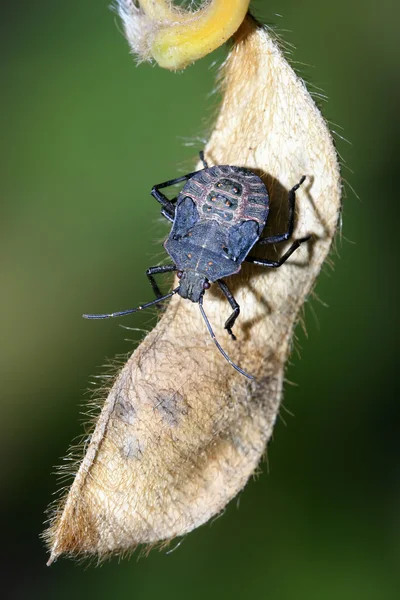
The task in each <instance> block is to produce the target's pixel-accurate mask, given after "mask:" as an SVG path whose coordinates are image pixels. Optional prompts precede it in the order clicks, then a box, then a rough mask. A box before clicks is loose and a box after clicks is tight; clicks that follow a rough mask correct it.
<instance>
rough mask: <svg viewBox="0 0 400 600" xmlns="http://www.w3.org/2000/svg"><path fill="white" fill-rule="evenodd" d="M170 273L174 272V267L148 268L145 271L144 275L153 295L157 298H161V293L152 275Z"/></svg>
mask: <svg viewBox="0 0 400 600" xmlns="http://www.w3.org/2000/svg"><path fill="white" fill-rule="evenodd" d="M171 271H176V265H162V266H158V267H150V268H149V269H147V271H146V275H147V277H148V278H149V281H150V284H151V287H152V288H153V292H154V293H155V295H156V297H157V298H161V297H162V293H161V290H160V288H159V287H158V285H157V282H156V280H155V279H154V277H153V275H158V274H159V273H169V272H171Z"/></svg>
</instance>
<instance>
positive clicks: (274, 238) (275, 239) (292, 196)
mask: <svg viewBox="0 0 400 600" xmlns="http://www.w3.org/2000/svg"><path fill="white" fill-rule="evenodd" d="M305 179H306V177H305V175H303V177H302V178H301V179H300V181H299V183H297V184H296V185H294V186H293V187H292V189H291V190H290V192H289V195H288V205H289V216H288V226H287V231H285V233H278V234H277V235H271V236H269V237H266V238H262V239H260V240H259V241H258V244H279V243H280V242H284V241H286V240H289V239H290V238H291V237H292V235H293V228H294V213H295V205H296V191H297V190H298V189H299V187H300V186H301V184H302V183H304V181H305Z"/></svg>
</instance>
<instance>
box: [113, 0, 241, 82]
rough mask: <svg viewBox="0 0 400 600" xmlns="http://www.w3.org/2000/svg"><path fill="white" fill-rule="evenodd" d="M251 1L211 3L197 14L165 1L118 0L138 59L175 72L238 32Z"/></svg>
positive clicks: (218, 0) (231, 0) (127, 32)
mask: <svg viewBox="0 0 400 600" xmlns="http://www.w3.org/2000/svg"><path fill="white" fill-rule="evenodd" d="M249 1H250V0H229V2H227V1H226V0H212V1H211V2H209V3H206V5H205V6H204V7H203V8H201V9H200V10H197V11H195V12H190V11H184V10H182V9H178V8H177V7H174V6H173V5H172V4H171V3H170V2H166V1H165V0H158V1H157V2H154V0H137V1H136V2H134V1H133V0H118V2H117V6H118V12H119V14H120V16H121V18H122V21H123V23H124V28H125V33H126V37H127V39H128V42H129V44H130V46H131V48H132V50H133V52H134V54H136V55H137V57H138V59H139V60H149V59H151V58H154V59H155V60H156V61H157V62H158V64H159V65H160V66H161V67H164V68H166V69H171V70H176V69H183V68H184V67H186V66H187V65H188V64H190V63H192V62H194V61H195V60H198V59H199V58H202V57H203V56H206V54H209V53H210V52H212V51H213V50H215V49H216V48H218V47H219V46H221V45H222V44H223V43H224V42H226V41H227V40H228V39H229V38H230V37H231V36H232V35H233V34H234V33H235V31H237V29H238V28H239V26H240V25H241V23H242V22H243V19H244V17H245V15H246V12H247V9H248V6H249Z"/></svg>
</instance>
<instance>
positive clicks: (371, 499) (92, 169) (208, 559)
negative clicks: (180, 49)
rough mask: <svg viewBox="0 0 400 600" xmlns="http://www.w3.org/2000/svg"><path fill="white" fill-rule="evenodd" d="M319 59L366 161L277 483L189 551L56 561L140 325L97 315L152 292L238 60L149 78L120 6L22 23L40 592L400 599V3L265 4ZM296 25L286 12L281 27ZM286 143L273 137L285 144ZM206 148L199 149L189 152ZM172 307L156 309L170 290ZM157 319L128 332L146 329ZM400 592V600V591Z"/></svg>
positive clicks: (7, 281)
mask: <svg viewBox="0 0 400 600" xmlns="http://www.w3.org/2000/svg"><path fill="white" fill-rule="evenodd" d="M254 8H255V12H256V14H258V15H259V16H262V17H263V18H264V19H265V20H266V21H268V22H270V23H275V24H277V26H278V27H279V28H280V29H281V30H288V31H285V32H284V33H283V35H284V37H285V39H286V40H287V41H288V42H290V43H292V44H294V45H295V46H297V50H296V51H295V52H294V54H293V60H295V61H298V62H300V63H305V64H308V65H314V66H313V67H303V66H300V68H301V71H302V73H303V74H304V76H305V77H306V79H307V80H308V81H310V82H312V83H313V84H315V85H318V86H320V87H322V88H323V90H324V92H325V93H326V94H327V96H328V97H329V98H330V100H329V102H328V103H327V104H324V106H323V112H324V115H325V117H326V118H327V119H329V120H330V121H331V122H333V123H338V124H339V125H341V126H342V127H343V130H340V129H338V127H337V126H336V125H335V126H333V128H334V129H335V130H336V131H339V132H340V133H341V134H343V135H344V136H345V137H346V138H348V139H349V140H351V141H352V144H353V145H349V144H346V143H345V142H343V141H341V140H340V139H338V141H337V146H338V149H339V151H340V153H341V155H342V157H343V159H344V160H345V161H346V163H347V165H348V166H349V167H350V168H351V169H352V170H353V171H354V174H353V173H352V172H351V170H348V169H347V168H344V170H343V175H344V177H345V178H346V179H347V180H348V182H349V184H350V185H351V186H352V187H353V188H354V189H355V190H356V192H357V194H358V195H359V197H360V199H357V197H356V196H355V195H354V193H353V192H352V191H351V189H350V187H346V193H347V198H345V200H344V216H343V235H344V239H343V241H342V243H341V244H339V254H340V258H337V259H335V269H334V272H330V271H329V270H326V272H325V273H322V275H321V277H320V280H319V283H318V286H317V290H316V291H317V293H318V294H319V296H320V297H321V298H322V300H323V301H324V302H326V303H327V304H328V305H329V308H325V307H323V306H322V305H320V304H318V303H317V302H315V301H312V302H311V303H310V304H311V305H312V308H313V310H314V312H315V313H316V316H317V321H318V323H319V325H317V324H316V321H315V319H314V318H313V315H312V311H311V310H310V308H309V309H307V311H306V322H307V329H308V339H305V337H304V335H303V333H302V332H301V331H298V335H299V338H300V345H301V346H302V350H301V360H300V359H299V357H298V356H297V355H294V356H293V357H292V364H291V366H290V368H289V370H288V373H287V376H288V378H289V379H290V380H291V381H294V382H295V383H296V384H297V387H293V386H289V385H288V386H287V387H286V391H285V402H284V404H285V407H286V408H287V409H288V410H289V411H290V412H291V413H293V415H290V414H286V412H285V411H283V413H282V415H283V416H284V419H285V421H286V426H285V424H284V423H283V421H282V420H280V421H279V422H278V424H277V427H276V429H275V434H274V439H273V441H272V442H271V444H270V446H269V472H267V467H266V465H264V473H263V475H262V476H261V477H260V478H258V480H257V481H252V482H250V483H249V485H248V486H247V488H246V489H245V491H244V492H243V493H242V494H241V496H240V510H238V509H237V502H236V501H234V502H232V503H231V505H230V506H229V507H228V509H227V511H226V514H225V515H224V516H223V518H220V519H218V520H217V521H216V522H214V523H213V525H212V526H211V525H210V524H207V525H205V526H203V527H201V528H200V529H198V530H196V531H194V532H193V533H191V534H190V535H189V536H187V538H186V539H185V541H184V542H183V544H182V545H181V546H180V547H179V548H178V549H177V550H176V551H175V552H173V553H172V554H170V555H166V554H165V553H163V552H161V553H159V552H156V551H155V552H153V553H151V554H150V556H149V557H148V558H146V559H142V560H139V561H136V560H135V557H133V558H132V559H131V560H130V561H122V562H121V563H118V561H117V560H112V561H110V562H108V563H106V564H104V565H102V567H101V568H97V569H95V568H92V567H90V568H89V569H87V570H85V569H84V568H83V567H82V566H80V565H76V564H75V563H73V562H71V561H68V560H62V559H61V560H59V561H58V562H57V563H56V564H55V565H54V566H52V567H51V568H50V569H49V568H46V566H45V562H46V552H45V549H44V547H43V544H42V543H41V541H40V540H39V537H38V536H39V533H40V531H41V530H42V528H43V525H42V522H43V520H44V515H43V513H44V510H45V508H46V506H47V504H48V503H49V501H50V500H51V498H52V494H53V493H54V491H55V490H56V487H57V486H56V479H55V477H54V476H52V475H51V472H52V471H53V466H54V465H55V464H59V463H60V457H62V456H63V455H64V453H65V452H66V450H67V448H68V446H69V444H70V442H71V440H73V438H74V437H76V436H77V435H79V434H80V433H81V432H82V424H81V416H80V411H81V410H82V407H81V405H82V404H83V405H84V403H85V402H86V401H87V400H88V396H87V394H86V393H85V390H86V389H87V387H88V381H89V380H90V378H91V377H90V376H91V374H100V373H101V372H102V368H101V365H102V364H103V363H104V362H105V358H106V357H109V358H112V357H113V356H114V355H116V354H122V353H127V352H129V351H131V350H132V348H133V347H134V341H125V338H127V337H129V338H130V339H131V340H137V339H139V338H140V335H141V334H140V332H126V331H124V330H123V329H121V328H120V327H119V326H118V323H116V322H114V321H110V322H108V321H104V322H103V321H102V322H100V321H99V322H85V321H83V320H82V319H81V314H82V313H83V312H90V311H108V310H118V309H120V308H125V307H129V306H135V305H137V304H138V303H139V302H140V301H143V300H146V299H147V298H150V296H151V294H150V291H149V286H148V284H147V281H146V278H145V275H144V271H145V269H146V267H147V266H149V265H153V264H157V261H158V260H159V258H160V257H161V256H163V254H162V252H161V250H162V249H161V246H160V245H159V241H160V239H162V238H163V236H165V234H166V231H167V228H166V226H165V225H163V224H162V223H161V221H160V219H159V210H158V208H157V206H156V203H155V201H153V200H152V198H151V197H150V196H149V190H150V189H151V187H152V185H153V184H154V183H157V182H160V181H164V180H166V179H169V178H171V177H174V176H175V174H177V173H183V172H185V171H187V170H190V169H191V167H192V166H193V162H194V159H195V154H196V152H197V151H198V149H199V148H201V147H202V145H203V141H202V140H203V139H204V138H205V137H206V135H207V126H208V125H207V124H208V123H209V122H210V119H211V116H212V114H213V111H214V109H215V106H216V98H215V96H212V95H211V94H210V93H211V91H212V89H213V82H214V77H215V73H216V66H215V65H213V63H214V61H217V62H218V63H220V62H221V61H222V60H223V57H224V56H225V50H223V49H220V50H219V51H217V52H216V53H215V54H214V55H212V56H209V57H207V58H205V59H203V60H202V61H200V62H199V63H197V64H196V65H194V66H192V67H190V68H189V69H187V70H186V71H185V72H183V73H180V74H172V73H169V72H166V71H163V70H161V69H159V68H155V67H153V68H152V67H151V66H149V65H141V66H140V67H136V66H135V65H134V63H133V61H132V59H131V57H130V56H129V52H128V47H127V44H126V43H125V41H124V39H123V37H122V35H121V33H120V31H119V26H118V24H117V20H116V18H115V16H114V15H113V13H111V12H110V11H109V10H108V7H107V0H104V2H99V1H98V0H85V2H78V1H77V0H71V1H69V2H54V1H50V0H37V1H36V2H28V1H27V0H20V1H19V2H16V3H7V4H5V5H4V6H3V8H2V19H1V24H0V28H1V36H0V48H1V55H0V57H1V58H0V60H1V83H2V86H1V87H2V93H1V100H0V102H1V105H2V108H1V111H0V119H1V124H0V131H1V145H2V155H1V163H0V169H1V178H0V181H1V184H0V185H1V190H2V191H1V202H2V211H1V214H2V217H1V222H0V231H1V237H0V246H1V253H0V261H1V293H0V315H1V316H0V320H1V364H0V368H1V383H2V386H1V387H2V410H3V411H4V412H3V416H2V418H1V422H0V428H1V430H0V440H1V444H2V450H1V460H2V464H1V469H2V479H3V486H2V489H3V492H2V503H3V507H2V516H3V517H4V521H5V523H4V525H3V527H2V532H3V536H2V537H3V549H4V551H3V552H2V554H3V558H2V561H1V565H2V570H3V568H4V575H3V577H2V589H3V591H4V590H8V591H7V597H9V598H13V599H14V598H18V599H20V598H21V599H31V598H32V599H36V598H40V599H43V600H44V599H50V598H60V599H64V598H65V599H70V598H83V597H96V598H97V599H98V600H105V599H108V598H110V597H112V598H117V599H120V598H121V599H122V598H135V599H136V600H142V599H143V600H152V599H156V598H159V597H162V598H164V599H165V600H168V599H169V598H173V599H174V600H183V599H186V598H194V599H200V598H201V599H203V598H212V599H214V598H215V599H216V598H218V599H221V598H229V599H236V598H237V599H239V598H240V599H242V598H274V599H275V598H276V599H279V600H292V599H293V600H295V599H296V600H302V599H303V598H304V599H306V600H314V599H315V600H338V599H341V600H354V599H363V600H369V599H371V600H372V599H374V600H375V599H377V598H379V599H385V600H386V599H389V598H397V597H399V596H398V593H399V589H400V581H399V579H400V578H399V575H398V573H399V554H400V552H399V550H400V543H399V539H400V513H399V496H400V473H399V445H398V426H397V423H396V421H397V419H396V418H397V417H398V416H399V408H398V400H399V397H398V394H396V391H395V390H396V387H397V382H398V367H396V364H397V363H398V359H397V351H396V345H395V342H396V341H397V339H398V334H399V331H398V329H399V328H398V319H397V314H398V304H397V302H396V301H395V298H396V295H397V291H398V287H399V286H398V281H397V274H398V266H397V265H398V263H397V235H398V198H397V195H398V192H397V187H398V176H399V173H400V165H399V150H398V142H399V135H398V134H399V118H398V112H399V104H400V102H399V100H400V93H399V91H400V81H399V72H398V58H399V52H398V49H399V47H398V22H399V17H400V8H399V4H397V5H396V4H395V3H393V2H390V1H389V0H382V1H381V2H379V3H378V2H374V1H373V0H354V1H353V2H352V3H349V2H348V1H347V0H337V1H336V2H335V3H333V2H329V3H326V2H324V3H323V2H319V1H318V0H303V1H302V2H298V1H295V0H269V1H268V2H267V1H266V0H259V1H258V2H254ZM276 13H279V15H283V17H280V16H278V15H277V14H276ZM267 134H268V132H266V135H267ZM188 143H189V144H192V145H187V144H188ZM149 294H150V296H149ZM151 321H152V318H151V316H149V315H144V314H143V315H142V314H141V315H136V316H135V318H134V319H133V318H132V319H131V320H128V322H124V324H126V325H131V326H133V327H139V328H140V327H145V326H146V325H147V324H148V323H150V322H151ZM396 592H397V593H396Z"/></svg>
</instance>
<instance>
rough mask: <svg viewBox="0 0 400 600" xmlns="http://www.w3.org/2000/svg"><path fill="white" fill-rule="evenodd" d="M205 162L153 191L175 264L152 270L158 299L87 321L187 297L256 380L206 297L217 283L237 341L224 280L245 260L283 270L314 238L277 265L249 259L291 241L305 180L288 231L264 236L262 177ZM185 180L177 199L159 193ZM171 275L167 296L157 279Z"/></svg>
mask: <svg viewBox="0 0 400 600" xmlns="http://www.w3.org/2000/svg"><path fill="white" fill-rule="evenodd" d="M200 158H201V160H202V162H203V165H204V169H202V170H200V171H195V172H194V173H189V174H187V175H184V176H183V177H179V178H177V179H172V180H170V181H166V182H164V183H160V184H158V185H155V186H154V187H153V189H152V191H151V194H152V196H153V197H154V198H155V199H156V200H157V201H158V202H159V203H160V204H161V206H162V209H161V214H162V215H163V216H164V217H165V218H166V219H168V220H169V221H170V222H172V228H171V231H170V234H169V236H168V238H167V240H166V241H165V243H164V248H165V250H166V251H167V253H168V254H169V256H170V257H171V259H172V260H173V263H172V264H169V265H163V266H157V267H151V268H150V269H148V270H147V271H146V275H147V277H148V278H149V281H150V284H151V286H152V288H153V291H154V293H155V295H156V297H157V299H156V300H153V301H152V302H148V303H146V304H144V305H143V306H139V307H138V308H134V309H128V310H124V311H120V312H117V313H109V314H103V315H83V316H84V317H85V318H88V319H106V318H109V317H119V316H123V315H126V314H130V313H133V312H136V311H138V310H142V309H144V308H147V307H149V306H152V305H154V304H157V303H158V302H160V301H162V300H165V299H167V298H170V297H171V296H172V295H174V294H179V295H180V296H182V298H187V299H189V300H191V301H192V302H197V303H198V304H199V307H200V311H201V314H202V316H203V318H204V320H205V322H206V325H207V328H208V331H209V333H210V335H211V337H212V339H213V341H214V343H215V344H216V346H217V347H218V349H219V351H220V352H221V353H222V354H223V356H224V357H225V358H226V360H227V361H228V362H229V363H230V364H231V365H232V366H233V367H234V368H235V369H236V370H237V371H239V372H240V373H241V374H242V375H245V376H246V377H248V378H249V379H253V377H252V376H251V375H249V374H248V373H246V372H245V371H243V370H242V369H241V368H240V367H238V366H237V365H235V364H234V363H233V362H232V361H231V359H230V358H229V357H228V355H227V354H226V353H225V351H224V350H223V349H222V347H221V346H220V344H219V342H218V341H217V339H216V338H215V335H214V332H213V330H212V328H211V325H210V323H209V321H208V319H207V317H206V315H205V312H204V309H203V296H204V293H205V291H206V290H207V289H209V288H210V286H211V284H212V283H217V284H218V286H219V288H220V289H221V291H222V293H223V294H224V295H225V297H226V298H227V300H228V302H229V304H230V305H231V307H232V310H233V312H232V314H231V315H230V317H229V318H228V319H227V321H226V323H225V329H226V330H227V331H228V333H229V334H230V335H231V337H232V338H233V339H236V338H235V336H234V334H233V332H232V328H233V325H234V323H235V321H236V319H237V317H238V315H239V313H240V307H239V305H238V303H237V302H236V300H235V298H234V296H233V294H232V292H231V291H230V289H229V287H228V286H227V284H226V283H225V281H224V280H223V278H224V277H228V276H230V275H234V274H236V273H238V272H239V271H240V269H241V265H242V263H243V262H244V261H246V262H250V263H253V264H256V265H261V266H264V267H271V268H277V267H280V266H281V265H282V264H283V263H284V262H285V261H286V260H287V259H288V258H289V256H291V254H293V252H294V251H295V250H296V249H297V248H298V247H299V246H300V244H301V243H302V242H305V241H307V240H308V239H309V237H310V236H308V237H305V238H302V239H299V240H296V241H295V242H294V243H293V244H292V245H291V246H290V248H289V249H288V250H287V251H286V252H285V254H284V255H283V256H282V257H281V258H280V259H279V260H278V261H271V260H268V259H263V258H257V257H254V256H251V255H249V252H250V251H251V249H252V248H253V246H255V245H256V244H259V245H261V244H277V243H279V242H283V241H285V240H288V239H290V238H291V237H292V233H293V226H294V209H295V198H296V196H295V194H296V190H297V189H298V188H299V186H300V185H301V184H302V183H303V181H304V180H305V177H302V178H301V179H300V181H299V183H298V184H296V185H295V186H294V187H293V188H292V189H291V190H290V192H289V196H288V205H289V215H288V225H287V230H286V231H285V232H284V233H280V234H277V235H274V236H270V237H267V238H261V234H262V232H263V230H264V227H265V224H266V222H267V218H268V213H269V195H268V191H267V188H266V187H265V185H264V183H263V181H262V179H261V178H260V177H258V175H256V174H255V173H253V172H252V171H250V170H248V169H244V168H242V167H235V166H229V165H215V166H213V167H208V165H207V163H206V161H205V160H204V155H203V152H200ZM182 181H186V183H185V185H184V187H183V188H182V190H181V192H180V193H179V195H178V196H177V198H174V199H172V200H169V199H168V198H167V197H166V196H165V195H164V194H163V193H162V192H161V191H160V190H161V189H163V188H166V187H169V186H171V185H174V184H176V183H180V182H182ZM169 271H176V272H177V276H178V278H179V286H178V287H176V288H175V289H174V290H172V292H170V293H169V294H166V295H165V296H163V295H162V294H161V291H160V289H159V287H158V285H157V283H156V281H155V279H154V275H156V274H159V273H166V272H169Z"/></svg>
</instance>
